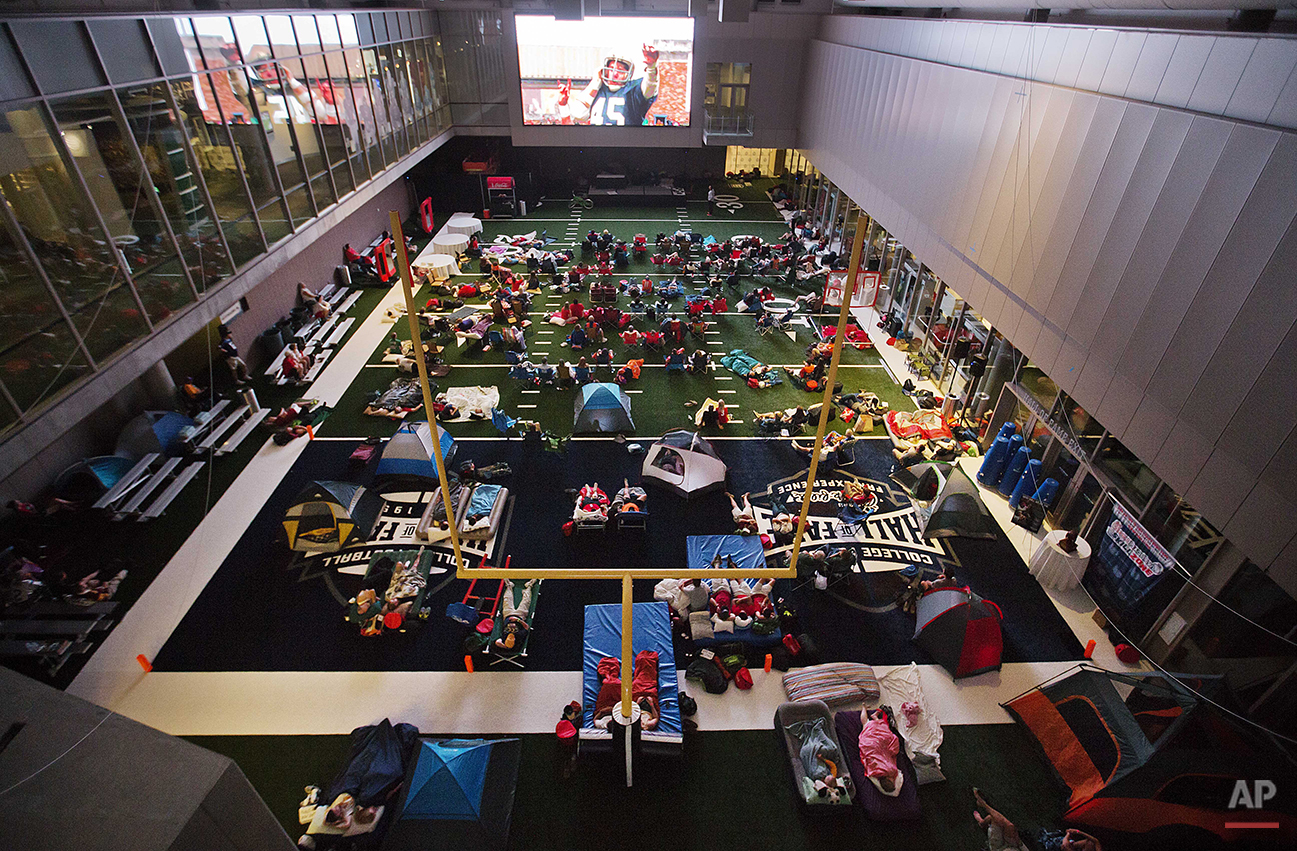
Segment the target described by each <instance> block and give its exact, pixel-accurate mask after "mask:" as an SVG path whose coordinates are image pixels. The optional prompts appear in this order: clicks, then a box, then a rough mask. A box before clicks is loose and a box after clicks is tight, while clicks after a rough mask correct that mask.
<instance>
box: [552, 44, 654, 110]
mask: <svg viewBox="0 0 1297 851" xmlns="http://www.w3.org/2000/svg"><path fill="white" fill-rule="evenodd" d="M640 50H641V52H642V53H643V54H644V76H643V77H640V78H639V79H634V77H635V61H634V60H633V59H627V58H626V57H624V56H619V55H617V54H615V53H613V54H609V55H608V56H607V57H605V58H604V60H603V65H601V66H600V67H599V73H597V74H596V75H595V76H594V78H593V79H592V80H590V84H589V85H588V86H586V87H585V88H584V89H582V90H581V91H580V92H577V93H576V94H574V95H572V104H571V107H570V112H571V116H572V120H573V122H575V123H579V124H586V123H589V124H613V125H622V124H624V125H629V126H633V125H639V124H643V123H644V118H645V117H646V116H647V115H648V111H649V108H650V107H651V106H653V102H654V101H656V100H657V96H658V49H657V48H656V47H654V46H653V45H651V44H645V45H641V47H640ZM559 91H560V98H559V103H560V104H562V103H564V102H565V101H566V100H567V97H568V87H567V86H564V87H562V88H560V90H559Z"/></svg>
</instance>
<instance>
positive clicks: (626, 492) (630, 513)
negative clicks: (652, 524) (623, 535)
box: [612, 479, 648, 532]
mask: <svg viewBox="0 0 1297 851" xmlns="http://www.w3.org/2000/svg"><path fill="white" fill-rule="evenodd" d="M612 508H613V511H615V512H616V514H617V531H618V532H621V531H623V530H625V529H638V530H641V531H643V530H644V529H646V528H648V494H647V493H646V492H645V490H644V488H642V487H639V486H638V485H636V486H635V487H631V483H630V480H629V479H622V488H621V490H619V491H617V496H616V497H614V498H613V501H612Z"/></svg>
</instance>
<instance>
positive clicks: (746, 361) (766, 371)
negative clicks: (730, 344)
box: [721, 349, 783, 386]
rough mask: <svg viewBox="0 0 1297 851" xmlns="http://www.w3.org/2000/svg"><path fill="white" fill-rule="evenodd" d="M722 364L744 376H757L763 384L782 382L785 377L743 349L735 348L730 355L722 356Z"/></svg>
mask: <svg viewBox="0 0 1297 851" xmlns="http://www.w3.org/2000/svg"><path fill="white" fill-rule="evenodd" d="M721 366H723V367H725V368H726V369H728V370H729V371H730V372H732V373H734V374H735V375H737V376H740V377H742V378H749V377H752V376H754V375H755V376H756V378H757V379H758V380H759V381H761V383H762V384H763V385H767V386H768V385H771V384H782V383H783V379H781V378H780V377H779V373H777V372H775V371H774V370H772V369H771V368H770V367H769V366H767V365H766V364H764V363H762V362H761V361H759V360H757V359H756V358H754V357H752V355H750V354H748V353H747V352H745V351H744V350H743V349H734V350H732V351H731V352H730V353H729V354H728V355H726V356H725V357H723V358H721Z"/></svg>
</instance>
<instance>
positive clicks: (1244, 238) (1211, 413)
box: [1149, 134, 1297, 452]
mask: <svg viewBox="0 0 1297 851" xmlns="http://www.w3.org/2000/svg"><path fill="white" fill-rule="evenodd" d="M1295 195H1297V139H1294V137H1293V136H1292V134H1284V138H1283V139H1282V142H1281V144H1280V145H1278V146H1276V148H1275V151H1274V153H1273V154H1272V155H1271V157H1270V160H1269V161H1268V162H1267V163H1266V167H1265V169H1264V171H1263V172H1262V174H1261V177H1260V178H1259V179H1258V180H1257V185H1256V187H1255V188H1254V189H1253V191H1252V194H1251V195H1250V196H1249V197H1248V201H1247V203H1246V204H1245V205H1244V207H1243V210H1242V211H1241V212H1240V213H1239V215H1238V217H1237V219H1236V220H1235V224H1234V227H1233V228H1232V229H1231V230H1230V235H1229V237H1228V238H1227V239H1226V240H1225V243H1224V245H1223V246H1222V247H1221V250H1220V252H1219V253H1218V254H1217V256H1216V260H1215V262H1214V263H1213V264H1212V267H1211V270H1210V271H1209V272H1208V273H1207V277H1206V278H1205V280H1204V281H1203V286H1202V287H1201V288H1200V289H1199V291H1198V293H1197V295H1195V297H1194V300H1193V303H1192V304H1191V305H1190V308H1189V310H1188V311H1187V312H1186V314H1185V318H1184V320H1183V321H1182V322H1181V324H1180V327H1179V328H1178V329H1177V331H1176V335H1175V337H1174V338H1172V341H1171V343H1170V345H1168V346H1167V350H1166V354H1165V355H1164V356H1163V365H1162V366H1159V369H1158V370H1157V372H1156V373H1155V378H1157V379H1158V381H1157V384H1156V385H1155V386H1153V385H1152V383H1151V382H1150V385H1151V386H1150V388H1149V392H1150V394H1153V395H1156V396H1157V397H1158V398H1159V399H1161V400H1162V401H1163V402H1164V403H1165V404H1167V405H1168V407H1174V405H1175V403H1176V402H1177V401H1179V400H1181V399H1183V408H1182V410H1181V411H1180V412H1179V418H1180V420H1181V421H1183V422H1188V423H1190V424H1192V425H1194V427H1195V429H1196V430H1197V431H1198V432H1199V433H1200V434H1202V435H1203V436H1204V437H1206V438H1207V439H1208V440H1211V441H1213V442H1214V441H1215V440H1216V439H1217V438H1219V437H1220V435H1221V432H1222V431H1223V430H1224V428H1225V426H1226V424H1227V422H1228V420H1229V418H1230V417H1231V416H1233V415H1234V412H1235V411H1236V410H1240V409H1241V408H1250V409H1251V410H1252V411H1259V410H1262V409H1260V408H1257V407H1255V406H1256V405H1257V404H1259V403H1261V402H1262V401H1264V400H1265V399H1267V398H1268V397H1269V396H1270V395H1271V394H1272V388H1266V387H1259V388H1255V389H1256V390H1257V391H1259V393H1260V394H1261V398H1256V397H1251V398H1250V400H1247V401H1245V399H1244V397H1243V395H1242V394H1243V393H1245V392H1247V391H1248V387H1247V385H1246V384H1245V383H1244V381H1243V380H1242V379H1244V378H1245V377H1246V376H1248V375H1249V374H1255V373H1254V372H1253V371H1252V370H1249V369H1248V368H1247V367H1246V366H1244V367H1242V368H1241V371H1240V369H1239V368H1238V367H1235V368H1232V369H1230V370H1228V371H1226V370H1220V369H1215V368H1213V363H1212V361H1213V358H1214V353H1215V352H1216V351H1217V349H1218V348H1219V347H1220V344H1221V341H1222V340H1223V338H1224V336H1225V334H1226V333H1227V330H1228V329H1229V327H1230V323H1231V322H1232V321H1233V320H1234V318H1235V317H1236V316H1237V315H1238V312H1239V309H1240V307H1241V306H1242V304H1243V303H1244V300H1245V298H1246V297H1247V294H1248V291H1249V290H1250V288H1251V287H1253V286H1255V285H1256V283H1257V282H1258V280H1259V279H1260V278H1261V277H1262V275H1263V274H1266V273H1267V272H1268V271H1269V267H1270V264H1271V262H1272V258H1273V257H1274V256H1275V248H1276V246H1277V245H1278V244H1279V240H1280V238H1281V237H1282V236H1283V235H1284V234H1285V233H1286V232H1287V230H1288V228H1289V225H1290V223H1291V222H1292V221H1293V216H1294V213H1293V209H1292V203H1293V198H1294V197H1295ZM1276 271H1277V270H1276ZM1291 274H1292V272H1291V268H1289V270H1288V276H1289V284H1290V285H1291ZM1242 282H1246V283H1242ZM1244 345H1245V346H1250V343H1245V344H1244ZM1204 352H1206V353H1209V354H1210V355H1212V356H1211V357H1204V355H1203V353H1204ZM1274 389H1279V391H1280V392H1282V393H1288V394H1291V395H1297V394H1292V388H1291V387H1290V386H1289V387H1283V388H1274ZM1249 396H1251V394H1249ZM1267 415H1268V414H1267ZM1168 448H1171V449H1173V448H1174V447H1163V450H1162V451H1164V452H1165V451H1166V450H1167V449H1168Z"/></svg>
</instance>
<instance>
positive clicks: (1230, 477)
mask: <svg viewBox="0 0 1297 851" xmlns="http://www.w3.org/2000/svg"><path fill="white" fill-rule="evenodd" d="M1255 485H1256V479H1255V478H1254V477H1252V476H1249V475H1248V473H1247V470H1246V469H1245V468H1244V467H1243V465H1242V464H1240V463H1238V460H1237V459H1236V458H1234V457H1233V455H1232V454H1231V453H1230V452H1229V451H1228V450H1227V449H1226V448H1225V447H1224V446H1215V447H1213V449H1212V452H1211V454H1210V455H1208V456H1207V460H1206V461H1204V462H1203V465H1202V469H1201V470H1199V471H1198V475H1197V476H1195V477H1194V480H1193V484H1191V485H1189V487H1188V489H1186V490H1184V491H1182V492H1181V493H1183V495H1184V498H1185V499H1187V500H1188V501H1189V503H1190V504H1191V505H1193V507H1194V508H1196V509H1198V510H1199V511H1201V512H1202V514H1203V516H1204V517H1214V518H1217V519H1216V520H1213V521H1212V523H1213V525H1215V526H1216V527H1217V528H1224V527H1225V526H1227V525H1229V523H1230V521H1231V520H1232V519H1233V517H1234V512H1236V511H1238V509H1239V506H1241V505H1242V504H1243V500H1245V499H1247V497H1248V494H1250V493H1251V492H1252V489H1253V487H1255Z"/></svg>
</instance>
